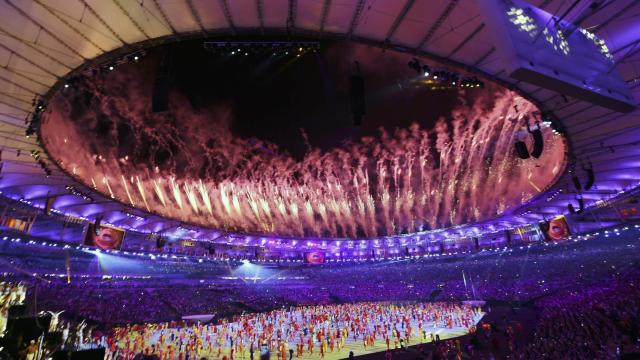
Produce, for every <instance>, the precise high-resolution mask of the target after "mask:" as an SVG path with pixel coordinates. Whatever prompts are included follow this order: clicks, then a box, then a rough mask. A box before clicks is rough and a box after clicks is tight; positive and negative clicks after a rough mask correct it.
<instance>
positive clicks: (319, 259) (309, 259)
mask: <svg viewBox="0 0 640 360" xmlns="http://www.w3.org/2000/svg"><path fill="white" fill-rule="evenodd" d="M304 262H306V263H307V264H314V265H318V264H324V253H323V252H321V251H309V252H306V253H304Z"/></svg>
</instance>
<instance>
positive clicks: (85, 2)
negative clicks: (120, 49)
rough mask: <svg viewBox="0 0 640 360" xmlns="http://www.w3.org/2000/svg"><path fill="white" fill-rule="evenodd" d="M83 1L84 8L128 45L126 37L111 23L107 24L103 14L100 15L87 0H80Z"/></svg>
mask: <svg viewBox="0 0 640 360" xmlns="http://www.w3.org/2000/svg"><path fill="white" fill-rule="evenodd" d="M80 1H82V3H83V4H84V8H85V9H87V10H89V12H90V13H91V14H92V15H93V16H95V17H96V19H98V21H100V23H102V25H104V27H106V28H107V30H109V32H110V33H111V34H112V35H113V36H115V38H116V39H118V41H120V42H121V43H123V44H124V45H128V43H127V42H126V41H124V39H123V38H122V36H120V34H118V33H117V32H116V31H115V30H114V29H113V28H112V27H111V25H109V24H107V22H106V21H105V20H104V19H103V18H102V16H100V14H98V13H97V12H96V11H95V10H94V9H93V8H92V7H91V5H89V3H87V0H80Z"/></svg>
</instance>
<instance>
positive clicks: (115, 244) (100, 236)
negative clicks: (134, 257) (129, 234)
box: [84, 223, 124, 250]
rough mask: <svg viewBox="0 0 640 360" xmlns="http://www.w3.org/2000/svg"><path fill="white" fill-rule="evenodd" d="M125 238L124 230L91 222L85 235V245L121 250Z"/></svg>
mask: <svg viewBox="0 0 640 360" xmlns="http://www.w3.org/2000/svg"><path fill="white" fill-rule="evenodd" d="M123 239H124V230H123V229H118V228H115V227H112V226H107V225H98V228H97V230H96V225H95V224H94V223H90V224H89V226H87V233H86V234H85V237H84V245H86V246H91V247H97V248H99V249H102V250H120V248H121V247H122V240H123Z"/></svg>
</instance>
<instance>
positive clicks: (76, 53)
mask: <svg viewBox="0 0 640 360" xmlns="http://www.w3.org/2000/svg"><path fill="white" fill-rule="evenodd" d="M4 1H5V2H6V3H7V4H9V6H11V7H12V8H13V9H14V10H16V11H17V12H19V13H20V15H22V16H23V17H24V18H25V19H27V20H29V21H30V22H32V23H33V24H34V25H36V26H38V27H39V28H40V29H41V30H42V31H44V32H45V33H47V35H49V36H51V37H52V38H53V39H55V40H56V41H57V42H58V43H60V45H62V46H64V47H65V48H67V50H69V51H71V52H72V53H73V54H75V55H76V56H78V57H79V58H81V59H82V60H84V61H86V60H88V58H86V57H85V56H84V55H82V54H80V53H79V52H78V51H77V50H76V49H75V48H73V47H71V46H70V45H69V44H67V43H66V42H64V41H63V40H62V39H60V37H59V36H58V35H56V34H54V33H53V32H51V30H49V29H47V28H46V27H45V26H43V25H42V24H40V23H39V22H38V21H36V20H35V19H34V18H33V17H31V15H29V14H27V13H26V12H25V11H24V10H22V9H21V8H20V7H18V6H16V5H15V4H14V3H12V2H11V0H4Z"/></svg>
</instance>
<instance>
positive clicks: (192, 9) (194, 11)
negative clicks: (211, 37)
mask: <svg viewBox="0 0 640 360" xmlns="http://www.w3.org/2000/svg"><path fill="white" fill-rule="evenodd" d="M187 7H188V8H189V11H190V12H191V16H193V20H195V21H196V24H198V27H199V28H200V31H202V32H203V33H205V34H206V33H207V29H205V28H204V25H202V20H201V19H200V14H199V13H198V10H197V9H196V7H195V6H194V5H193V1H192V0H187Z"/></svg>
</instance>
